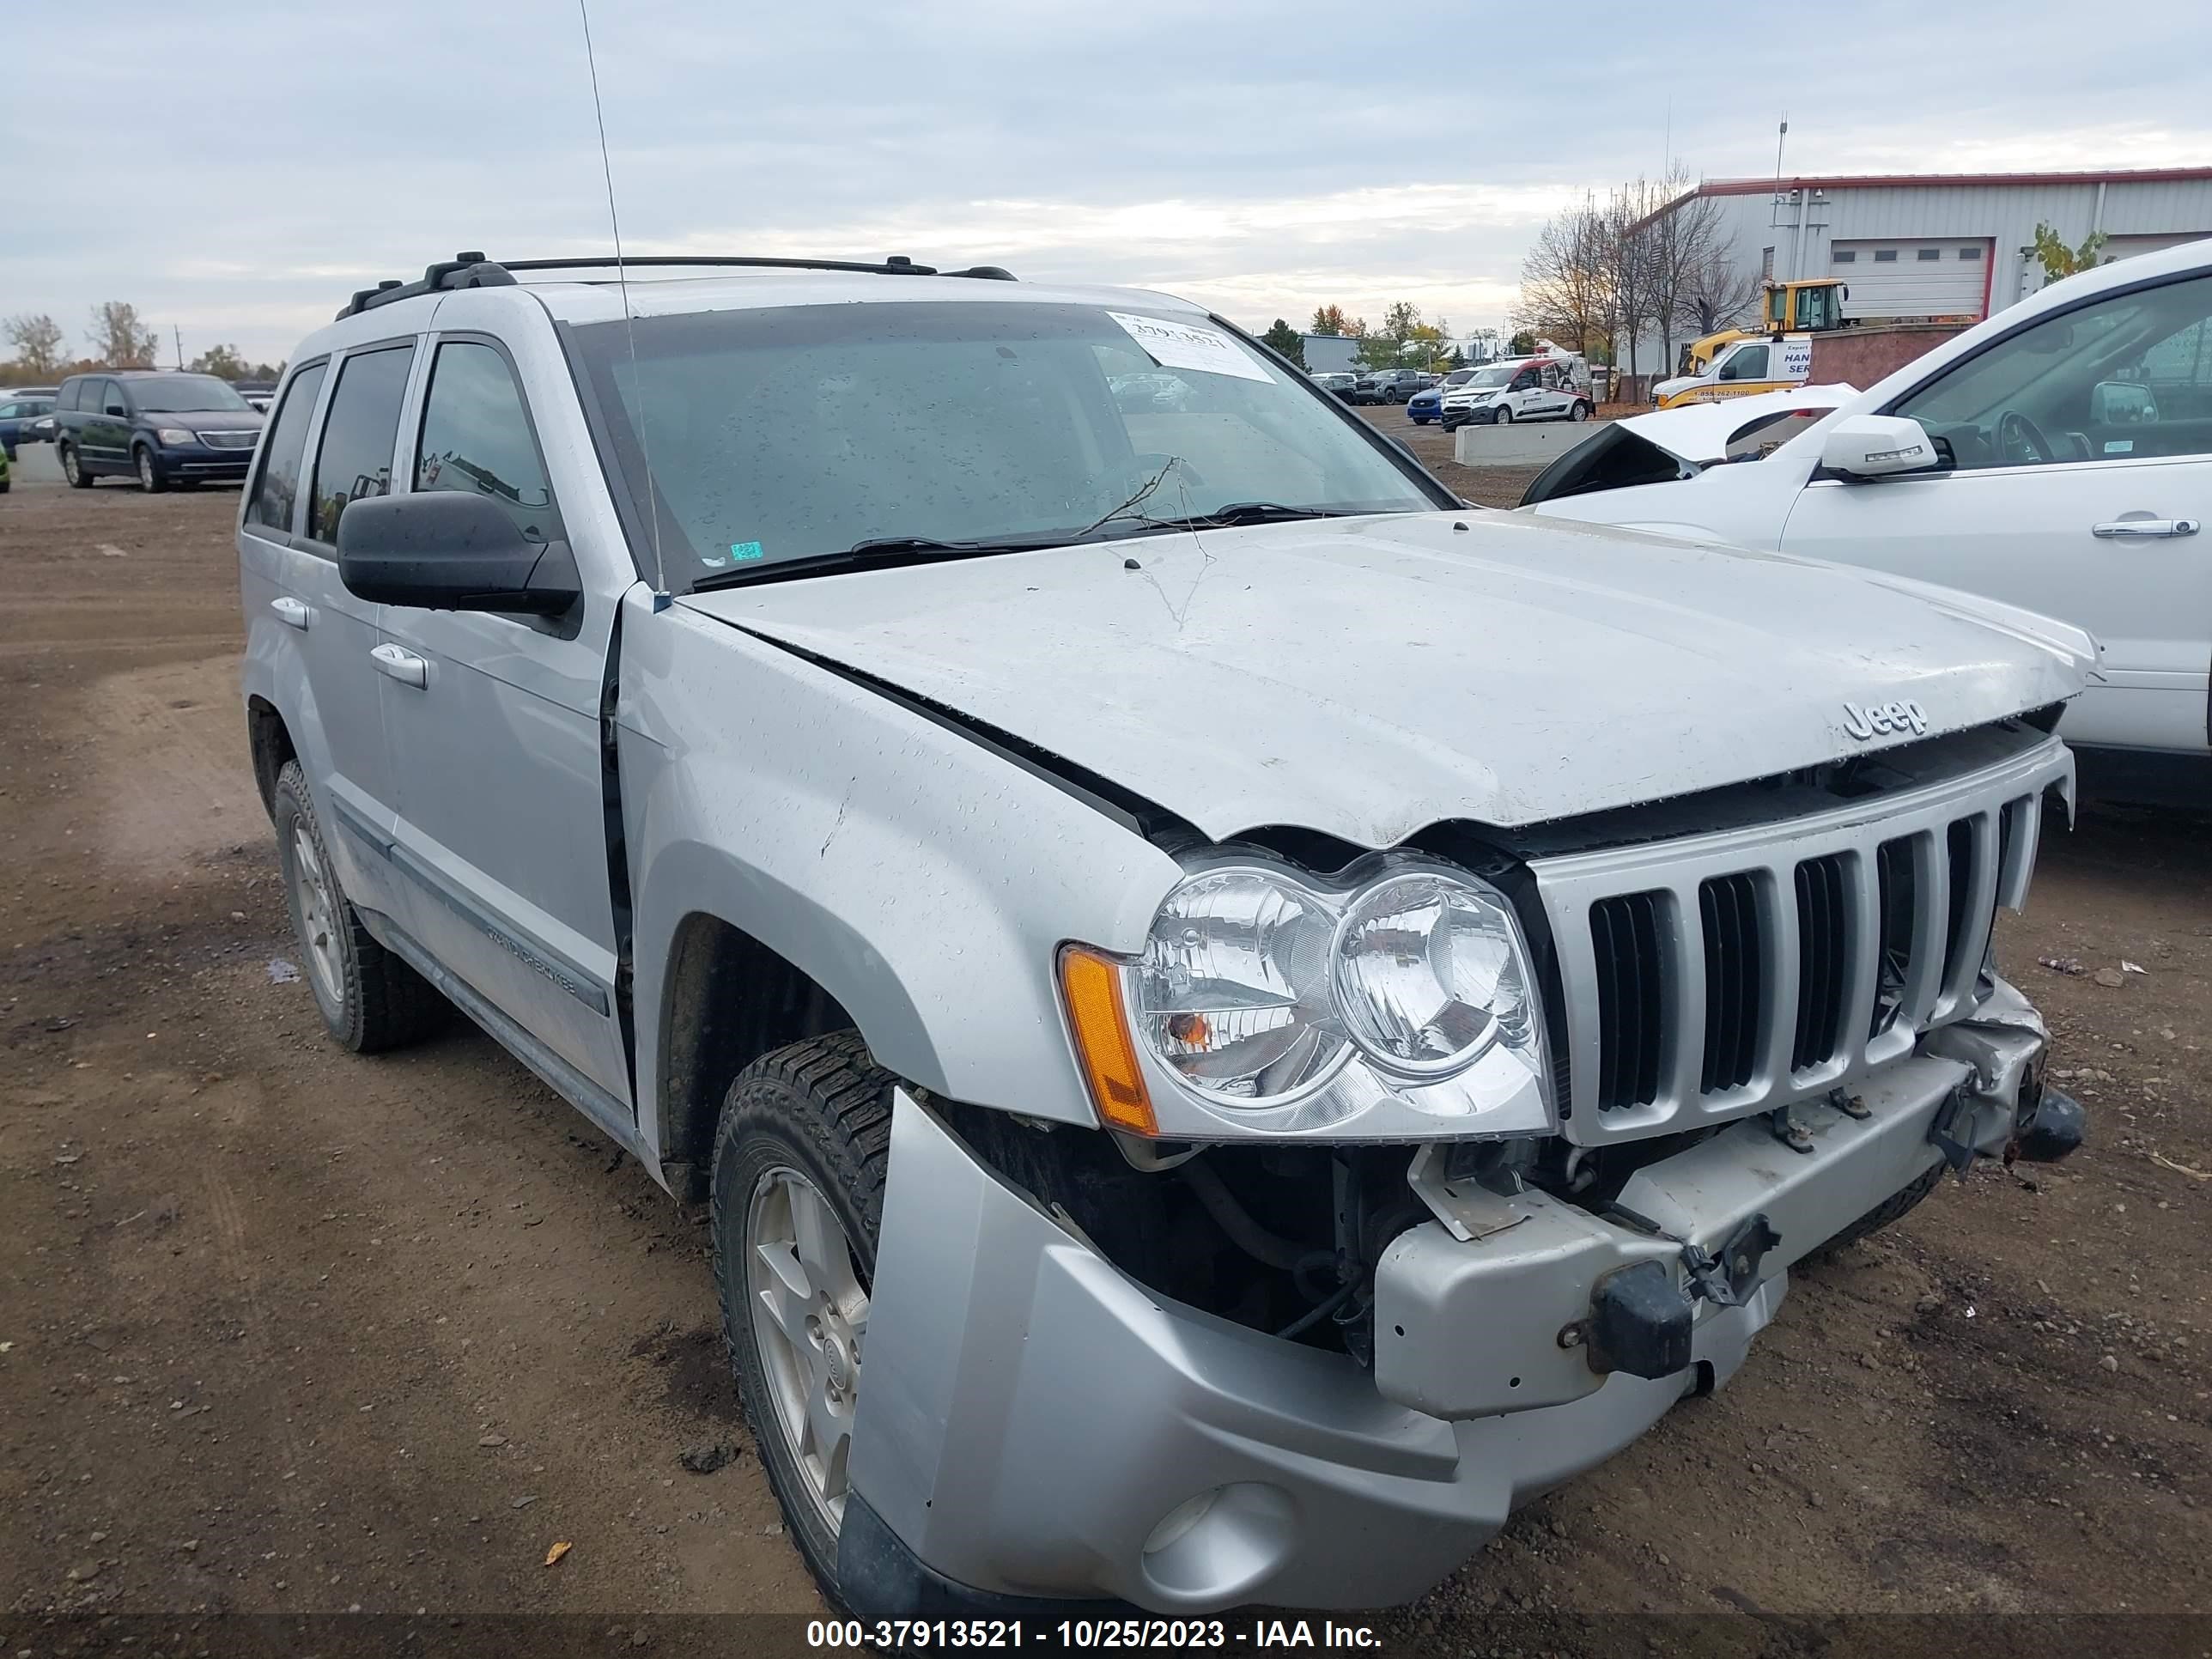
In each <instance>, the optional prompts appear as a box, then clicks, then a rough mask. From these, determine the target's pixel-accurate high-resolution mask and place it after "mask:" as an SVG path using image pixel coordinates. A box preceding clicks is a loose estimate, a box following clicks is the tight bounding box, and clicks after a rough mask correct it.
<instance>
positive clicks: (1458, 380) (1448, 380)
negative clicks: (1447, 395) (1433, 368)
mask: <svg viewBox="0 0 2212 1659" xmlns="http://www.w3.org/2000/svg"><path fill="white" fill-rule="evenodd" d="M1476 373H1477V371H1476V370H1474V369H1472V368H1455V369H1454V370H1452V372H1451V373H1450V374H1447V375H1445V376H1444V385H1445V386H1446V387H1447V388H1449V387H1451V386H1465V385H1466V384H1467V383H1468V381H1469V380H1473V379H1474V377H1475V374H1476Z"/></svg>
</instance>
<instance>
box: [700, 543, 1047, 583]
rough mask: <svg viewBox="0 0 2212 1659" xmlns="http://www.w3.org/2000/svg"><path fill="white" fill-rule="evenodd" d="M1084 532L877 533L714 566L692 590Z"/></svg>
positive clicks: (1025, 548) (1029, 548)
mask: <svg viewBox="0 0 2212 1659" xmlns="http://www.w3.org/2000/svg"><path fill="white" fill-rule="evenodd" d="M1083 533H1084V532H1082V531H1080V530H1074V531H1066V532H1060V534H1057V535H1054V534H1050V533H1047V534H1044V535H1039V536H1001V537H984V538H978V539H976V540H974V541H961V542H951V541H940V540H939V539H938V538H936V537H933V536H872V537H870V538H868V539H867V540H866V541H860V542H854V544H852V546H850V547H848V548H847V549H845V550H843V551H842V552H839V553H809V554H806V555H805V556H802V557H799V558H796V559H778V560H775V561H774V562H763V563H759V564H750V563H749V564H746V565H744V566H743V567H741V568H738V569H735V570H712V571H709V572H708V573H707V574H705V575H703V576H702V577H700V578H699V579H698V580H696V581H694V582H693V583H692V584H691V591H692V592H694V593H704V592H712V591H713V590H714V589H715V588H718V587H742V586H744V585H745V584H746V583H748V582H756V581H774V580H779V579H780V578H782V577H786V576H819V575H822V574H826V573H828V572H830V571H835V570H847V569H853V568H858V567H860V566H861V565H867V564H886V563H888V564H912V563H918V562H921V561H923V560H926V559H958V558H978V557H981V556H983V555H985V554H990V553H1035V552H1038V551H1040V550H1042V549H1045V548H1048V547H1065V546H1066V545H1067V544H1069V543H1070V542H1071V541H1074V540H1077V539H1079V538H1080V537H1081V536H1082V535H1083Z"/></svg>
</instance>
